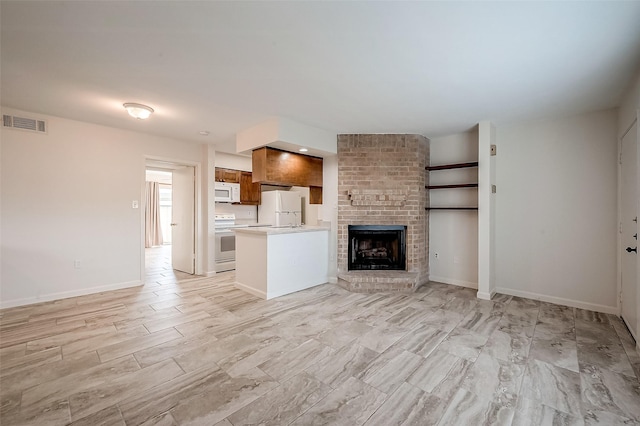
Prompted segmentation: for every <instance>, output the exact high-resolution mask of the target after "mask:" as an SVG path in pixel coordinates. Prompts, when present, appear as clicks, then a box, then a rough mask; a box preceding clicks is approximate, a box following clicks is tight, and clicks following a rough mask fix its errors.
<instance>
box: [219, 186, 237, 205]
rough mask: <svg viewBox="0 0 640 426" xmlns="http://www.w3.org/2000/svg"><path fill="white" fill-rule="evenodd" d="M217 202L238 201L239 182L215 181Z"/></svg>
mask: <svg viewBox="0 0 640 426" xmlns="http://www.w3.org/2000/svg"><path fill="white" fill-rule="evenodd" d="M216 202H217V203H239V202H240V184H239V183H229V182H216Z"/></svg>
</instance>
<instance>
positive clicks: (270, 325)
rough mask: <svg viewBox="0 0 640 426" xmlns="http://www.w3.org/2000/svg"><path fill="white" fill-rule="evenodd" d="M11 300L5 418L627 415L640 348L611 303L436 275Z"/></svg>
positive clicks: (2, 334) (267, 420)
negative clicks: (265, 288)
mask: <svg viewBox="0 0 640 426" xmlns="http://www.w3.org/2000/svg"><path fill="white" fill-rule="evenodd" d="M154 268H157V269H155V271H154V272H153V274H155V275H154V280H153V281H150V283H149V284H146V285H145V286H143V287H138V288H131V289H125V290H119V291H112V292H105V293H100V294H95V295H89V296H83V297H77V298H72V299H65V300H59V301H56V302H50V303H43V304H39V305H32V306H25V307H18V308H12V309H6V310H3V311H0V324H1V330H0V361H1V365H0V380H1V388H0V402H1V408H0V415H1V420H0V422H1V423H2V424H3V425H5V424H6V425H21V424H25V425H26V424H29V425H36V424H37V425H66V424H69V423H71V424H73V425H98V424H104V425H124V424H126V425H142V424H144V425H155V424H162V425H176V424H177V425H219V426H223V425H225V426H229V425H235V426H237V425H248V424H258V423H259V424H265V425H287V424H294V425H305V426H306V425H319V424H329V425H361V424H366V425H384V426H387V425H396V424H405V425H433V424H440V425H480V424H491V425H493V424H501V425H510V424H513V425H551V424H572V425H574V424H575V425H583V424H586V425H591V424H603V425H616V424H638V423H639V422H640V383H639V381H638V374H640V356H639V355H638V353H637V352H636V351H635V349H634V347H633V340H632V339H631V336H630V335H629V334H628V331H627V330H626V329H625V327H624V325H623V324H622V322H621V321H620V320H619V319H618V318H617V317H615V316H611V315H604V314H599V313H595V312H590V311H585V310H581V309H574V308H567V307H563V306H558V305H553V304H549V303H543V302H538V301H534V300H528V299H522V298H517V297H511V296H504V295H497V296H496V298H495V300H493V301H482V300H478V299H476V298H475V291H474V290H470V289H466V288H462V287H455V286H450V285H444V284H439V283H429V284H428V285H426V286H424V287H422V288H420V290H419V291H418V292H416V293H413V294H397V293H394V294H356V293H349V292H347V291H345V290H343V289H342V288H340V287H338V286H335V285H330V284H325V285H321V286H318V287H315V288H313V289H309V290H305V291H302V292H298V293H295V294H291V295H288V296H284V297H280V298H277V299H274V300H270V301H264V300H261V299H258V298H256V297H254V296H251V295H249V294H247V293H244V292H242V291H240V290H237V289H235V288H234V286H233V283H234V279H235V276H234V273H233V272H225V273H221V274H218V275H216V276H215V277H212V278H201V277H193V276H189V279H183V280H180V277H177V276H174V277H171V272H168V271H167V270H166V268H163V263H162V261H160V260H159V261H158V264H157V265H154Z"/></svg>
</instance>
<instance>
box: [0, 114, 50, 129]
mask: <svg viewBox="0 0 640 426" xmlns="http://www.w3.org/2000/svg"><path fill="white" fill-rule="evenodd" d="M2 125H3V126H4V127H10V128H12V129H20V130H28V131H30V132H36V133H47V122H46V121H44V120H36V119H33V118H26V117H17V116H14V115H3V116H2Z"/></svg>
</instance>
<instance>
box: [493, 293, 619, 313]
mask: <svg viewBox="0 0 640 426" xmlns="http://www.w3.org/2000/svg"><path fill="white" fill-rule="evenodd" d="M496 293H502V294H507V295H509V296H517V297H525V298H527V299H534V300H540V301H542V302H549V303H555V304H557V305H564V306H569V307H571V308H579V309H587V310H589V311H595V312H602V313H605V314H612V315H618V313H619V312H618V307H617V306H606V305H599V304H597V303H589V302H581V301H579V300H573V299H565V298H562V297H555V296H548V295H546V294H539V293H531V292H528V291H520V290H513V289H510V288H504V287H498V288H496Z"/></svg>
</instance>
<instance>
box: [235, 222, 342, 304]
mask: <svg viewBox="0 0 640 426" xmlns="http://www.w3.org/2000/svg"><path fill="white" fill-rule="evenodd" d="M234 231H235V234H236V287H237V288H239V289H241V290H244V291H246V292H248V293H251V294H253V295H255V296H258V297H261V298H263V299H273V298H274V297H278V296H283V295H285V294H289V293H294V292H296V291H300V290H304V289H307V288H310V287H314V286H317V285H320V284H324V283H326V282H327V281H328V267H329V228H325V227H321V226H300V227H252V228H237V229H234Z"/></svg>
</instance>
